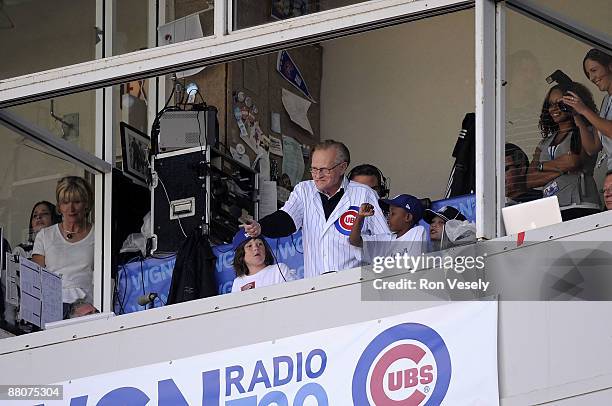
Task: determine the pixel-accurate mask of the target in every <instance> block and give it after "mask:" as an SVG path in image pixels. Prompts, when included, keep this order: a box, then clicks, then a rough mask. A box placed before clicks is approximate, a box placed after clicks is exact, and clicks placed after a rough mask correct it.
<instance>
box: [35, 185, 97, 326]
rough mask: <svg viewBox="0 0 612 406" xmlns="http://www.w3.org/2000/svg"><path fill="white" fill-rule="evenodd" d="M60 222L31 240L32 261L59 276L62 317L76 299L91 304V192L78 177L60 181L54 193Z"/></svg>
mask: <svg viewBox="0 0 612 406" xmlns="http://www.w3.org/2000/svg"><path fill="white" fill-rule="evenodd" d="M55 195H56V199H57V207H58V208H59V212H60V214H61V215H62V221H61V222H60V223H58V224H55V225H53V226H51V227H47V228H43V229H42V230H40V231H39V232H38V235H37V236H36V239H35V240H34V248H33V250H32V260H33V261H34V262H36V263H37V264H38V265H40V266H44V267H46V268H47V269H48V270H49V271H51V272H55V273H57V274H61V275H62V301H63V302H64V316H65V317H68V312H69V310H70V304H71V303H73V302H75V301H76V300H77V299H85V301H87V302H90V303H91V302H92V301H93V265H94V227H93V224H91V223H90V222H89V214H90V213H91V210H92V208H93V191H92V189H91V186H90V185H89V183H87V181H86V180H85V179H83V178H81V177H78V176H66V177H64V178H62V179H60V180H59V182H58V183H57V187H56V190H55Z"/></svg>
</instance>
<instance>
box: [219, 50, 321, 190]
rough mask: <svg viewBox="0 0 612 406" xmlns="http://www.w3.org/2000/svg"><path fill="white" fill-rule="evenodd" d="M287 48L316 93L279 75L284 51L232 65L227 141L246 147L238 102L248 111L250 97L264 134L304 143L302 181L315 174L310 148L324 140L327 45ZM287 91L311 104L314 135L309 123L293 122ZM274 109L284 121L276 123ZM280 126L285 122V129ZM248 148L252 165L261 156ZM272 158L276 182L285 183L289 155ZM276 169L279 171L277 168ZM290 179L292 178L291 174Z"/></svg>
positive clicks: (229, 144) (308, 84)
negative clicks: (323, 69) (311, 168)
mask: <svg viewBox="0 0 612 406" xmlns="http://www.w3.org/2000/svg"><path fill="white" fill-rule="evenodd" d="M286 52H287V54H288V55H289V56H290V58H291V60H292V61H293V63H294V64H295V66H296V67H297V68H298V69H299V74H300V77H301V78H302V79H303V82H304V83H306V85H307V88H308V94H309V96H310V97H307V95H306V94H304V93H302V91H301V90H300V89H299V88H298V87H296V86H295V85H294V84H293V83H292V82H290V81H289V80H287V79H285V77H283V75H281V74H280V73H279V71H278V70H277V63H278V61H279V53H278V52H274V53H272V54H267V55H263V56H259V57H254V58H248V59H244V60H241V61H237V62H233V63H231V64H229V65H228V82H227V83H228V98H227V104H226V117H225V120H226V123H227V126H226V129H227V136H226V145H227V146H228V147H234V146H236V144H238V143H240V144H243V145H245V141H244V139H243V138H241V136H240V134H241V129H240V126H239V125H238V124H237V123H236V114H235V113H236V112H235V111H234V109H235V107H236V105H239V106H241V107H242V108H243V109H244V106H245V101H244V99H245V98H248V99H249V100H250V104H251V106H256V109H255V111H256V114H255V119H256V121H257V122H258V123H259V129H260V130H261V132H262V133H263V134H265V135H266V136H267V137H269V138H273V139H276V140H277V143H278V142H280V143H281V144H282V143H283V138H282V137H283V136H286V137H290V138H292V139H293V140H295V141H296V142H297V143H299V144H301V145H303V146H304V148H303V149H304V152H305V154H304V155H303V156H302V159H303V160H304V165H303V172H302V173H301V176H300V179H299V180H303V179H308V178H309V177H310V174H309V171H308V169H309V167H308V162H309V149H310V147H311V146H313V145H314V144H316V143H318V142H319V140H320V139H321V136H320V114H321V112H320V103H319V99H320V93H321V66H322V49H321V47H319V46H316V45H315V46H305V47H300V48H295V49H290V50H286ZM285 55H286V54H285ZM283 89H284V91H285V94H286V93H287V92H289V93H291V94H292V96H291V97H293V98H295V99H297V100H302V101H309V102H311V104H310V106H309V107H308V110H307V113H306V117H307V120H308V123H309V127H310V129H311V130H312V134H311V133H310V132H309V131H307V130H306V129H305V128H304V126H301V125H299V124H297V123H296V122H295V120H292V118H291V117H290V115H289V114H288V112H287V108H286V107H285V105H284V103H283ZM239 96H240V97H239ZM238 100H240V101H238ZM252 110H253V108H252V107H251V108H250V110H249V111H250V112H252ZM273 113H276V114H278V116H277V117H278V118H279V119H280V120H276V123H273V122H272V121H273V118H272V114H273ZM243 115H244V113H243ZM251 120H252V117H251ZM278 124H280V132H279V128H278V127H279V126H278ZM245 150H246V152H245V153H246V154H247V155H248V157H249V161H250V163H251V164H252V163H253V161H254V160H255V159H256V157H257V153H256V152H255V151H254V150H253V148H251V147H249V146H248V145H246V148H245ZM306 151H308V152H306ZM269 159H270V167H271V169H270V178H271V180H276V181H277V182H280V183H283V182H282V181H281V176H282V175H283V170H282V168H283V163H284V162H283V160H284V159H287V157H285V155H283V156H279V155H276V154H274V153H270V154H269ZM274 168H277V169H276V170H274ZM293 178H294V180H293V181H292V182H291V186H295V184H296V183H297V182H296V181H295V176H293ZM284 180H285V181H286V177H285V178H284Z"/></svg>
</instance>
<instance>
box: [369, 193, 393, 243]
mask: <svg viewBox="0 0 612 406" xmlns="http://www.w3.org/2000/svg"><path fill="white" fill-rule="evenodd" d="M364 202H366V203H370V204H371V205H373V206H374V215H373V216H371V217H368V218H366V222H365V224H364V229H367V231H368V233H369V234H374V235H376V234H390V233H391V231H390V230H389V226H388V225H387V219H386V218H385V215H384V214H383V211H382V209H381V208H380V206H379V205H378V196H377V195H376V193H375V192H374V191H373V190H372V191H370V190H368V191H367V193H366V197H365V199H364Z"/></svg>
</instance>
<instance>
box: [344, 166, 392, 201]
mask: <svg viewBox="0 0 612 406" xmlns="http://www.w3.org/2000/svg"><path fill="white" fill-rule="evenodd" d="M347 177H348V178H349V180H352V181H353V182H357V183H361V184H363V185H366V186H369V187H371V188H372V189H374V191H375V192H376V193H377V194H378V197H380V198H381V199H384V198H385V197H387V196H388V195H389V189H388V186H387V179H386V178H385V177H384V175H383V174H382V172H381V171H380V169H378V168H377V167H375V166H374V165H370V164H362V165H357V166H355V167H354V168H353V169H351V171H350V172H349V174H348V176H347Z"/></svg>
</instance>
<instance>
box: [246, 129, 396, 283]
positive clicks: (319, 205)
mask: <svg viewBox="0 0 612 406" xmlns="http://www.w3.org/2000/svg"><path fill="white" fill-rule="evenodd" d="M350 161H351V157H350V153H349V150H348V148H347V147H346V146H345V145H344V144H343V143H341V142H337V141H334V140H326V141H324V142H321V143H319V144H317V145H315V147H314V148H313V152H312V165H311V174H312V179H313V180H307V181H303V182H300V183H298V184H297V185H296V186H295V188H294V190H293V192H291V195H290V196H289V199H288V200H287V202H286V203H285V205H284V206H283V207H282V208H281V209H280V210H278V211H276V212H274V213H272V214H270V215H268V216H266V217H264V218H262V219H261V220H260V222H259V223H258V222H251V223H250V224H247V225H245V226H244V229H245V232H246V233H247V234H248V235H250V236H252V237H255V236H258V235H260V234H263V235H264V236H266V237H271V238H278V237H285V236H288V235H291V234H293V233H294V232H295V231H296V230H297V229H299V228H302V241H303V245H304V277H305V278H309V277H313V276H317V275H320V274H322V273H325V272H330V271H341V270H344V269H350V268H355V267H358V266H360V265H361V251H360V248H357V247H353V246H351V245H350V244H349V238H348V236H349V234H350V232H351V229H352V226H353V222H354V221H355V218H356V216H357V213H358V212H359V206H360V205H361V204H362V203H370V204H371V205H373V206H374V208H375V214H374V216H372V217H368V218H367V219H366V222H365V224H364V227H363V230H364V232H365V233H366V234H381V233H389V228H388V226H387V222H386V220H385V217H384V216H383V214H382V210H380V207H379V205H378V195H377V194H376V192H375V191H374V190H373V189H371V188H370V187H368V186H366V185H362V184H360V183H356V182H352V181H349V180H348V179H347V178H346V177H345V176H344V172H345V171H346V168H347V167H348V165H349V163H350Z"/></svg>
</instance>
